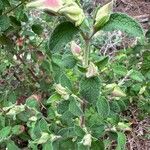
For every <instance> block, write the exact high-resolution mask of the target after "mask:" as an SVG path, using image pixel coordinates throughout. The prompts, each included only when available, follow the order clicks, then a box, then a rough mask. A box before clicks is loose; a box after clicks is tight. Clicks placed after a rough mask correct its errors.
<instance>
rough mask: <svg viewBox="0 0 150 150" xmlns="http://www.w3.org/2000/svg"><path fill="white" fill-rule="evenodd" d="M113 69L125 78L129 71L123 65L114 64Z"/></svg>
mask: <svg viewBox="0 0 150 150" xmlns="http://www.w3.org/2000/svg"><path fill="white" fill-rule="evenodd" d="M112 69H113V71H114V73H115V74H117V75H121V76H125V75H126V74H127V69H126V67H125V66H123V65H118V64H114V65H112Z"/></svg>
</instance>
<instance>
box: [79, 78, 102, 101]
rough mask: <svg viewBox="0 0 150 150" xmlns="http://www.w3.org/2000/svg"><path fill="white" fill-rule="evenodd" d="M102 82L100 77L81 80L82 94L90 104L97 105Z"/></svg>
mask: <svg viewBox="0 0 150 150" xmlns="http://www.w3.org/2000/svg"><path fill="white" fill-rule="evenodd" d="M100 88H101V81H100V79H99V77H93V78H89V79H88V78H86V77H83V78H82V79H81V80H80V94H81V96H82V97H83V99H84V100H86V101H88V102H89V103H96V101H97V100H98V98H99V96H100Z"/></svg>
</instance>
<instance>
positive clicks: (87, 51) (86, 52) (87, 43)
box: [83, 39, 90, 68]
mask: <svg viewBox="0 0 150 150" xmlns="http://www.w3.org/2000/svg"><path fill="white" fill-rule="evenodd" d="M89 55H90V40H89V39H85V49H84V56H83V67H85V68H86V67H88V64H89Z"/></svg>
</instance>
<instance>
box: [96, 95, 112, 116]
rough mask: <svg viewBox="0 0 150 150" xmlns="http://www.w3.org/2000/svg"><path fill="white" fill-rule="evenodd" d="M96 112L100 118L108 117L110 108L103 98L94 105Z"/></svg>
mask: <svg viewBox="0 0 150 150" xmlns="http://www.w3.org/2000/svg"><path fill="white" fill-rule="evenodd" d="M96 107H97V111H98V114H99V115H100V116H102V117H103V118H106V117H107V116H108V115H109V112H110V107H109V103H108V101H107V100H106V99H105V98H100V99H99V100H98V101H97V103H96Z"/></svg>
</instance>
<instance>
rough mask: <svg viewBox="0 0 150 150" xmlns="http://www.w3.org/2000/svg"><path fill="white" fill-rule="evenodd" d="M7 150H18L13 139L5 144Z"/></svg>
mask: <svg viewBox="0 0 150 150" xmlns="http://www.w3.org/2000/svg"><path fill="white" fill-rule="evenodd" d="M7 150H20V149H19V148H18V146H17V145H16V144H15V143H14V142H13V141H9V142H8V144H7Z"/></svg>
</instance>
